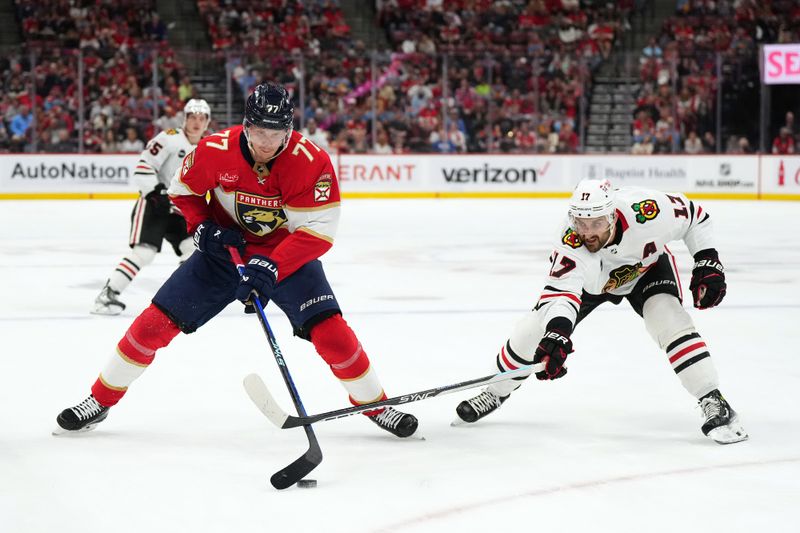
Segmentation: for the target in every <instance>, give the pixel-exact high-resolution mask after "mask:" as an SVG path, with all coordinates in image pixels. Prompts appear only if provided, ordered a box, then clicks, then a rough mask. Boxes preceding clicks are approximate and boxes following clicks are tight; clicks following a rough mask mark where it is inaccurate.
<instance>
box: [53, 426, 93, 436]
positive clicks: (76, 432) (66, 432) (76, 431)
mask: <svg viewBox="0 0 800 533" xmlns="http://www.w3.org/2000/svg"><path fill="white" fill-rule="evenodd" d="M95 426H97V424H89V425H88V426H86V427H83V428H81V429H64V428H62V427H61V426H56V428H55V429H54V430H53V431H51V432H50V434H51V435H52V436H54V437H64V436H69V435H79V434H81V433H86V432H87V431H91V430H93V429H94V428H95Z"/></svg>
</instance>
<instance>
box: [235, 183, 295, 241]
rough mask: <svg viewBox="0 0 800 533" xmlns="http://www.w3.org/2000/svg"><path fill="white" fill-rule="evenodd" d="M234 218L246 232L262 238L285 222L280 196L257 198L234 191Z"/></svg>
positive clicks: (253, 195)
mask: <svg viewBox="0 0 800 533" xmlns="http://www.w3.org/2000/svg"><path fill="white" fill-rule="evenodd" d="M236 217H237V218H238V219H239V221H240V222H241V223H242V225H243V226H244V227H245V228H246V229H247V231H249V232H251V233H253V234H255V235H258V236H259V237H262V236H264V235H266V234H268V233H272V232H273V231H275V230H276V229H278V228H279V227H281V226H282V225H283V224H284V223H285V222H286V213H284V212H283V201H282V200H281V197H280V196H269V197H267V196H259V195H256V194H250V193H245V192H242V191H236Z"/></svg>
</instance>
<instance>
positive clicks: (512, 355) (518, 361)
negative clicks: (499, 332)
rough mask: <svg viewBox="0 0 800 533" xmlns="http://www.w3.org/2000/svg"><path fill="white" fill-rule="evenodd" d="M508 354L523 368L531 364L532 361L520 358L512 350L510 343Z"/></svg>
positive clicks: (507, 344)
mask: <svg viewBox="0 0 800 533" xmlns="http://www.w3.org/2000/svg"><path fill="white" fill-rule="evenodd" d="M506 353H507V354H508V356H509V357H511V359H513V360H514V362H515V363H519V364H521V365H523V366H525V365H529V364H531V362H530V361H526V360H525V359H523V358H522V357H520V356H518V355H517V354H516V353H515V352H514V350H512V349H511V342H508V341H507V342H506Z"/></svg>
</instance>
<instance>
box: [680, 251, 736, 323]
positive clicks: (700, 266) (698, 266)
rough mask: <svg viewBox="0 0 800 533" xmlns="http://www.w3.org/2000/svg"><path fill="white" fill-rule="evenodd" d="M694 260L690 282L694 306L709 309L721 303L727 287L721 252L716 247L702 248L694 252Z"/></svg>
mask: <svg viewBox="0 0 800 533" xmlns="http://www.w3.org/2000/svg"><path fill="white" fill-rule="evenodd" d="M694 261H695V263H694V268H693V269H692V281H691V283H690V284H689V290H691V291H692V298H693V299H694V306H695V307H696V308H697V309H709V308H711V307H714V306H716V305H719V303H720V302H721V301H722V299H723V298H725V291H726V289H727V284H726V283H725V269H724V268H723V266H722V263H720V262H719V254H718V253H717V251H716V250H715V249H714V248H709V249H708V250H701V251H699V252H697V253H696V254H694Z"/></svg>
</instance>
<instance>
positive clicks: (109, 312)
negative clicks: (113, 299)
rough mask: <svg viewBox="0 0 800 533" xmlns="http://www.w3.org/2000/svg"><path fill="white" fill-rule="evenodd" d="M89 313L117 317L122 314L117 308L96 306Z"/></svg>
mask: <svg viewBox="0 0 800 533" xmlns="http://www.w3.org/2000/svg"><path fill="white" fill-rule="evenodd" d="M89 313H91V314H93V315H101V316H117V315H118V314H120V313H122V308H121V307H118V306H114V307H110V306H108V305H96V306H94V308H92V310H91V311H89Z"/></svg>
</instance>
